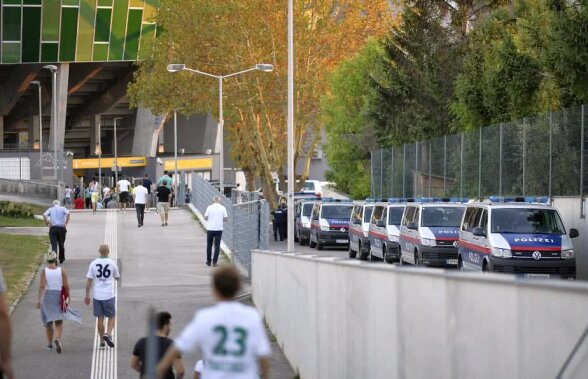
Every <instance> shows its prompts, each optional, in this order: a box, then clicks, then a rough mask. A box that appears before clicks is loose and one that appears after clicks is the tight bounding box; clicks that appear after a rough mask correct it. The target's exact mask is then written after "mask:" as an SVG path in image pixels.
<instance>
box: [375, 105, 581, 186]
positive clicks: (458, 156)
mask: <svg viewBox="0 0 588 379" xmlns="http://www.w3.org/2000/svg"><path fill="white" fill-rule="evenodd" d="M587 118H588V108H587V107H586V106H585V105H582V106H579V107H575V108H569V109H563V110H561V111H558V112H550V113H547V114H544V115H541V116H537V117H531V118H525V119H522V120H518V121H514V122H510V123H502V124H499V125H493V126H488V127H484V128H479V129H476V130H473V131H469V132H463V133H459V134H454V135H447V136H444V137H441V138H436V139H432V140H428V141H421V142H416V143H411V144H405V145H403V146H397V147H392V148H387V149H381V150H376V151H373V152H372V154H371V158H372V159H371V165H372V167H371V170H372V179H371V180H372V183H371V188H372V196H374V197H420V196H460V197H482V196H488V195H495V194H496V195H548V196H582V195H583V194H584V193H586V187H587V186H588V183H587V182H586V180H585V174H584V171H585V167H588V166H586V165H585V164H586V161H585V160H586V154H585V151H586V146H587V141H586V138H587V133H586V123H587Z"/></svg>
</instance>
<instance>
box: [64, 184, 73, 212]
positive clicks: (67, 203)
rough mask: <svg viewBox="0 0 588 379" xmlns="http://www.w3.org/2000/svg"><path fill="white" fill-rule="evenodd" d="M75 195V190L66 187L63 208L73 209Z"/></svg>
mask: <svg viewBox="0 0 588 379" xmlns="http://www.w3.org/2000/svg"><path fill="white" fill-rule="evenodd" d="M72 195H73V190H72V189H71V188H69V186H65V191H63V206H64V207H66V208H67V209H71V198H72Z"/></svg>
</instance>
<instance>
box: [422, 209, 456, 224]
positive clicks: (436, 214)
mask: <svg viewBox="0 0 588 379" xmlns="http://www.w3.org/2000/svg"><path fill="white" fill-rule="evenodd" d="M464 210H465V207H423V221H422V225H423V226H425V227H436V226H437V227H445V226H460V225H461V218H462V216H463V212H464Z"/></svg>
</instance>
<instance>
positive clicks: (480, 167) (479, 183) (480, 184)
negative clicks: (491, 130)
mask: <svg viewBox="0 0 588 379" xmlns="http://www.w3.org/2000/svg"><path fill="white" fill-rule="evenodd" d="M478 145H479V146H478V199H480V198H481V197H482V128H480V143H479V144H478Z"/></svg>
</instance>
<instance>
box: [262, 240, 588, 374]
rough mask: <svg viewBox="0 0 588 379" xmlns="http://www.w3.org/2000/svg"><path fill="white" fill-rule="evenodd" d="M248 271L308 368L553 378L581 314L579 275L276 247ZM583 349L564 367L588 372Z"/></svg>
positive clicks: (584, 308)
mask: <svg viewBox="0 0 588 379" xmlns="http://www.w3.org/2000/svg"><path fill="white" fill-rule="evenodd" d="M252 277H253V301H254V302H255V304H256V306H257V307H258V309H259V310H260V311H261V312H262V313H263V315H264V316H265V318H266V320H267V323H268V324H269V326H270V328H271V330H272V331H273V332H274V333H275V335H276V337H277V340H278V342H279V344H280V345H281V346H282V347H283V350H284V353H285V354H286V356H287V357H288V359H289V361H290V363H291V364H292V366H293V367H294V369H295V370H297V371H299V373H300V377H301V378H303V379H319V378H320V379H329V378H350V379H351V378H370V379H371V378H411V379H413V378H414V379H418V378H448V379H449V378H554V377H555V376H556V374H557V372H558V371H559V370H560V368H561V367H562V365H563V364H564V362H565V360H566V358H567V356H568V355H569V354H570V352H571V351H572V348H573V346H574V345H575V344H576V342H577V341H578V339H579V337H580V336H581V335H582V333H583V331H584V330H585V328H586V327H587V325H588V318H587V317H586V315H587V314H588V284H584V283H579V282H564V281H521V280H516V279H515V278H514V277H510V276H506V275H481V274H466V273H461V272H449V271H448V272H445V271H442V270H430V269H415V268H399V267H395V266H391V265H383V264H382V265H370V264H369V263H360V262H358V261H350V260H336V259H335V258H316V257H309V256H301V255H293V254H285V253H271V252H255V253H254V254H253V275H252ZM586 344H588V341H586V343H585V345H586ZM587 351H588V349H586V348H585V346H584V347H583V350H582V351H581V354H582V355H581V356H580V357H577V358H576V359H575V360H574V361H573V365H572V367H571V369H570V372H572V373H574V374H573V375H569V376H564V377H566V378H567V377H574V378H585V377H588V367H587V366H588V365H587V364H586V362H587V358H588V352H587Z"/></svg>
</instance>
